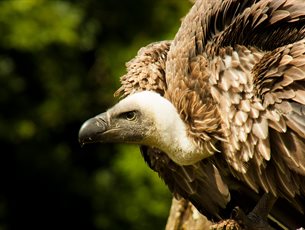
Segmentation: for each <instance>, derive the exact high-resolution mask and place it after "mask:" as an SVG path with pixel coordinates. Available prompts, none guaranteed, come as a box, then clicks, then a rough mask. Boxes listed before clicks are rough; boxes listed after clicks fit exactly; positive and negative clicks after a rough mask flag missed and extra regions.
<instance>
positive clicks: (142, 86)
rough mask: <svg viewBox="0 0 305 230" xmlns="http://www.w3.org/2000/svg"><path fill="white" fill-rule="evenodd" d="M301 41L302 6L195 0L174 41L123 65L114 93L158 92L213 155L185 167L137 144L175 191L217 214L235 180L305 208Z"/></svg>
mask: <svg viewBox="0 0 305 230" xmlns="http://www.w3.org/2000/svg"><path fill="white" fill-rule="evenodd" d="M304 38H305V3H304V2H303V1H301V0H299V1H298V0H261V1H259V0H245V1H241V0H224V1H220V0H219V1H215V2H214V1H204V0H197V1H196V3H195V4H194V6H193V7H192V9H191V10H190V12H189V13H188V14H187V16H186V17H185V18H184V20H183V22H182V25H181V27H180V29H179V31H178V33H177V34H176V36H175V38H174V40H173V41H172V42H168V41H167V42H161V43H154V44H152V45H150V46H148V47H146V48H143V49H142V50H141V51H140V52H139V53H138V56H137V57H136V58H135V59H133V60H132V61H131V62H130V63H129V64H128V73H127V75H125V76H123V77H122V79H121V83H122V87H121V88H120V89H119V91H118V93H120V94H123V96H127V95H128V94H130V93H133V92H135V91H141V90H153V91H156V92H158V93H160V94H161V95H163V96H164V97H166V98H167V99H168V100H170V101H171V102H172V104H173V105H174V106H175V107H176V108H177V110H178V112H179V114H180V117H181V119H182V120H183V121H185V123H186V125H187V127H188V135H189V136H190V137H191V138H193V139H194V141H195V142H196V143H197V144H198V146H204V147H205V148H206V149H208V150H209V151H210V152H211V153H214V155H213V156H211V158H210V159H206V160H203V161H202V162H198V163H197V164H195V165H191V166H187V167H185V166H179V165H176V164H175V163H174V162H172V161H171V160H170V159H169V158H168V157H167V156H166V153H162V152H160V151H159V150H157V149H152V148H149V147H145V148H144V147H143V148H142V149H143V156H144V158H145V160H146V161H147V162H148V164H149V165H150V167H151V168H153V169H154V170H155V171H157V172H158V173H159V175H160V176H161V177H162V178H163V179H164V180H165V182H166V184H167V185H168V186H169V188H170V189H171V191H172V192H173V193H174V194H179V195H180V196H183V197H184V198H186V199H189V200H190V201H192V202H193V204H194V205H196V207H197V208H198V209H199V210H204V211H207V212H210V213H212V214H215V215H216V214H217V212H218V211H219V209H220V208H222V207H224V206H225V205H226V203H227V202H228V201H229V197H230V196H229V192H228V190H227V185H226V181H231V175H233V177H234V178H236V179H237V180H239V181H241V182H242V183H244V184H245V185H246V186H248V187H250V188H251V189H252V190H253V191H255V192H257V193H258V192H260V191H263V192H267V193H272V194H273V195H275V196H279V197H283V198H285V199H287V200H288V201H289V202H291V203H293V204H294V205H295V207H297V208H298V209H299V211H301V212H303V211H304V209H305V204H304V197H305V186H304V184H305V141H304V140H305V80H304V78H305V39H304ZM139 67H140V68H139ZM154 70H156V71H154ZM218 151H220V152H218ZM160 156H162V157H160ZM160 159H163V160H160ZM228 178H230V179H228ZM217 181H218V182H219V181H220V182H219V184H217ZM218 185H220V186H218ZM228 186H229V188H231V187H234V185H231V184H228ZM212 191H214V192H215V194H216V195H215V197H210V195H209V194H210V192H212Z"/></svg>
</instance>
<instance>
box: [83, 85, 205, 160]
mask: <svg viewBox="0 0 305 230" xmlns="http://www.w3.org/2000/svg"><path fill="white" fill-rule="evenodd" d="M79 141H80V143H81V144H86V143H92V142H116V143H131V144H139V145H145V146H150V147H154V148H157V149H160V150H162V151H163V152H165V153H167V154H168V156H169V157H170V158H171V159H172V160H173V161H174V162H176V163H177V164H179V165H190V164H193V163H195V162H198V161H199V160H202V159H203V158H206V157H208V156H209V155H210V153H209V152H208V151H205V150H204V149H202V148H200V146H197V145H196V143H195V142H194V141H193V140H192V139H191V138H190V137H188V135H187V127H186V125H185V123H184V122H183V121H182V119H181V118H180V116H179V114H178V112H177V109H176V108H175V107H174V106H173V104H172V103H171V102H170V101H168V100H167V99H165V98H164V97H162V96H160V95H159V94H158V93H155V92H152V91H142V92H138V93H134V94H131V95H130V96H128V97H126V98H124V99H123V100H121V101H120V102H119V103H117V104H116V105H115V106H114V107H112V108H111V109H109V110H108V111H107V112H105V113H102V114H100V115H97V116H96V117H94V118H91V119H89V120H88V121H86V122H85V123H84V124H83V125H82V127H81V129H80V131H79Z"/></svg>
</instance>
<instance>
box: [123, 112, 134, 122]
mask: <svg viewBox="0 0 305 230" xmlns="http://www.w3.org/2000/svg"><path fill="white" fill-rule="evenodd" d="M125 118H126V119H127V120H128V121H133V120H135V119H136V112H135V111H130V112H126V113H125Z"/></svg>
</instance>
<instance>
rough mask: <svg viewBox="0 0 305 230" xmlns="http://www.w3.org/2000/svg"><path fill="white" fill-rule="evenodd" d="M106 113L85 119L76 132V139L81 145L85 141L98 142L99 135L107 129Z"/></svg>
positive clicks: (99, 139) (85, 142)
mask: <svg viewBox="0 0 305 230" xmlns="http://www.w3.org/2000/svg"><path fill="white" fill-rule="evenodd" d="M106 118H107V114H106V113H102V114H100V115H98V116H96V117H93V118H90V119H89V120H87V121H85V122H84V124H83V125H82V126H81V128H80V130H79V133H78V141H79V143H80V144H81V146H83V145H85V144H87V143H95V142H100V141H102V140H101V136H102V134H103V133H104V132H106V131H107V130H108V123H107V119H106Z"/></svg>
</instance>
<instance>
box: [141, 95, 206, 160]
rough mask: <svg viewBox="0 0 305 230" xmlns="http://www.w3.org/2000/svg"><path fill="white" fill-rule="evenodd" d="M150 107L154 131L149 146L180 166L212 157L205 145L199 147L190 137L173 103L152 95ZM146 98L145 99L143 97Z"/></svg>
mask: <svg viewBox="0 0 305 230" xmlns="http://www.w3.org/2000/svg"><path fill="white" fill-rule="evenodd" d="M149 94H151V95H150V96H152V98H151V100H149V101H150V103H149V105H147V106H148V108H149V110H150V111H153V113H152V114H153V116H154V118H153V120H154V123H155V125H154V130H153V131H152V132H153V133H152V135H151V137H152V138H151V139H150V140H149V144H150V145H153V146H154V147H156V148H158V149H160V150H162V151H163V152H165V153H166V154H167V155H168V156H169V157H170V158H171V159H172V160H173V161H174V162H175V163H177V164H179V165H191V164H194V163H196V162H198V161H200V160H202V159H204V158H207V157H209V156H211V153H210V152H209V151H208V150H206V149H205V148H204V147H202V146H204V145H199V144H197V143H196V142H195V140H194V139H193V138H191V137H190V135H188V130H187V126H186V124H185V123H184V121H183V120H182V119H181V118H180V116H179V114H178V112H177V110H176V108H175V107H174V106H173V104H172V103H171V102H169V101H168V100H167V99H165V98H164V97H161V96H160V95H159V94H157V93H152V92H150V93H149ZM142 98H144V97H142Z"/></svg>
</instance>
